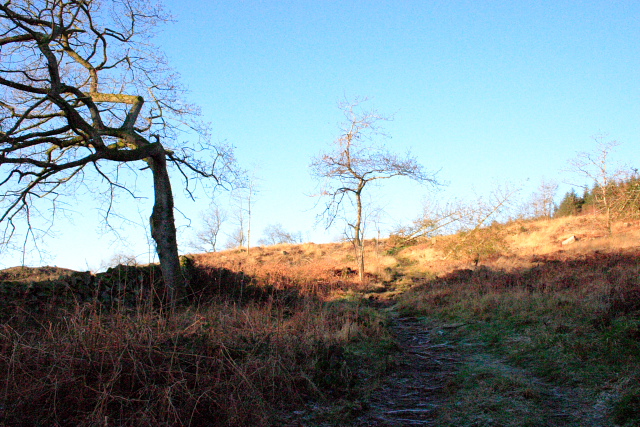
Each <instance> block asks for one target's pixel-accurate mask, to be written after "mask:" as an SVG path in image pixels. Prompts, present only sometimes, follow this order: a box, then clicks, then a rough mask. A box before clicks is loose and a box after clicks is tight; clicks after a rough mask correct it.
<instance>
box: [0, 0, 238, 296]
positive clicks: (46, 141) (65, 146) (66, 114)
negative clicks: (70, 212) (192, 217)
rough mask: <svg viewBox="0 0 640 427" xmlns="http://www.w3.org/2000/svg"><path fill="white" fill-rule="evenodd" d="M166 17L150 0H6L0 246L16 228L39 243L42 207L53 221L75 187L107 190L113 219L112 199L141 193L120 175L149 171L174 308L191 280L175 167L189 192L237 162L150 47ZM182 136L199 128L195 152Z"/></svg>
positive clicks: (0, 87)
mask: <svg viewBox="0 0 640 427" xmlns="http://www.w3.org/2000/svg"><path fill="white" fill-rule="evenodd" d="M165 20H166V17H165V14H164V13H163V11H162V8H161V7H160V6H159V5H157V4H154V2H153V1H147V0H120V1H117V2H116V1H113V2H103V1H98V0H2V2H1V3H0V174H1V175H0V222H4V223H5V224H6V227H5V229H4V235H3V236H2V237H1V238H0V241H3V242H4V241H7V240H9V239H10V238H11V237H12V236H13V235H14V234H15V232H16V227H17V226H18V224H19V223H21V222H22V223H25V224H26V229H27V231H26V232H25V233H26V234H27V235H29V233H31V235H33V234H34V227H33V224H32V218H33V216H34V215H35V214H36V213H37V212H38V209H39V205H40V204H41V203H43V202H48V203H49V206H47V209H42V210H41V211H40V212H41V216H42V218H44V219H48V220H49V221H50V222H51V223H53V222H54V219H55V216H54V213H55V212H56V209H58V207H59V204H60V203H61V202H62V201H63V199H64V196H65V194H64V192H63V189H64V188H65V187H67V186H71V185H73V183H74V182H75V183H76V186H78V185H80V184H78V183H83V184H84V185H87V186H89V185H90V186H91V190H92V192H98V191H99V189H100V185H104V186H105V187H106V193H107V195H108V197H109V198H110V199H109V200H111V201H110V202H109V203H110V204H109V208H108V209H107V213H109V212H111V208H112V204H111V203H112V201H113V200H114V199H113V196H114V194H116V193H117V192H119V191H124V192H125V193H130V194H131V195H133V194H134V190H135V189H134V188H132V187H130V186H128V185H127V180H126V178H125V176H126V175H127V174H137V173H138V171H139V170H141V169H148V170H149V171H150V172H151V175H152V178H153V189H154V200H155V203H154V206H153V212H152V214H151V218H150V226H151V235H152V237H153V239H154V241H155V243H156V248H157V253H158V256H159V259H160V264H161V268H162V274H163V278H164V282H165V284H166V287H167V291H168V294H169V298H170V299H171V300H172V301H173V300H174V296H173V295H174V291H175V289H176V287H178V286H180V285H181V283H184V278H183V277H182V274H181V271H180V263H179V260H178V246H177V241H176V228H175V223H174V213H173V209H174V204H173V203H174V202H173V192H172V188H171V181H170V178H169V168H168V166H169V165H173V166H175V167H176V168H177V169H178V170H179V172H180V173H181V174H182V176H183V177H184V178H185V179H186V187H185V188H186V190H187V191H190V190H189V178H197V177H200V178H213V182H214V183H219V182H220V181H221V180H224V179H225V173H227V172H228V171H230V169H229V165H231V164H232V163H231V162H230V160H231V159H232V156H231V155H230V154H231V153H230V151H228V149H227V148H226V147H216V146H214V145H212V144H210V143H209V142H208V139H206V132H205V131H206V129H205V128H204V127H202V126H201V125H200V124H199V123H198V122H197V121H195V120H193V118H194V114H196V113H197V110H195V109H194V108H193V107H191V106H189V105H188V104H186V103H184V102H183V101H182V92H183V91H182V89H181V88H180V87H179V86H177V85H176V83H175V82H176V76H174V75H172V74H171V70H170V69H169V68H168V67H167V66H166V62H165V60H164V57H163V56H162V54H161V53H160V52H158V51H157V50H156V49H155V48H154V47H153V46H152V45H151V44H150V43H149V41H150V37H151V36H152V35H153V30H154V28H155V27H156V26H157V25H158V24H159V23H162V22H163V21H165ZM185 124H188V125H185ZM187 131H196V133H197V134H198V135H199V138H200V139H199V142H198V143H197V144H189V145H186V144H182V143H178V136H179V135H182V134H183V132H187ZM206 152H208V153H209V154H206ZM91 180H94V181H95V182H94V181H91ZM88 182H91V184H88ZM69 188H71V190H72V191H71V193H73V189H74V188H73V187H69ZM71 196H72V198H73V194H71ZM71 203H72V204H73V203H74V201H72V202H71Z"/></svg>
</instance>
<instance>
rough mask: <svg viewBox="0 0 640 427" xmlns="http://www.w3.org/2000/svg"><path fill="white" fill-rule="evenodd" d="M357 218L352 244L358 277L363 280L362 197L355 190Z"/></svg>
mask: <svg viewBox="0 0 640 427" xmlns="http://www.w3.org/2000/svg"><path fill="white" fill-rule="evenodd" d="M356 205H357V210H358V212H357V218H356V224H355V227H354V230H353V231H354V233H355V236H354V241H353V243H354V246H355V247H356V261H357V262H358V277H359V278H360V282H361V283H362V282H364V239H363V238H362V237H363V236H362V197H361V194H360V193H359V192H356Z"/></svg>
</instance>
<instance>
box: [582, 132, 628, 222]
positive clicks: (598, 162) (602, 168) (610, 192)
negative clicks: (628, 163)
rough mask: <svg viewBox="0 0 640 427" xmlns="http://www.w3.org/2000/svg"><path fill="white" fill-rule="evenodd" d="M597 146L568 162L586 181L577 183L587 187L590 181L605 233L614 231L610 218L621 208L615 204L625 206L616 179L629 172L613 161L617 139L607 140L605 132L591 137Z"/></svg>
mask: <svg viewBox="0 0 640 427" xmlns="http://www.w3.org/2000/svg"><path fill="white" fill-rule="evenodd" d="M593 140H594V141H595V143H596V149H595V150H594V151H593V152H580V153H578V155H577V157H576V158H575V159H573V160H572V161H571V163H570V170H571V172H573V173H574V174H576V175H578V176H580V177H581V178H586V179H587V181H588V183H587V184H584V185H580V187H582V188H583V189H585V190H589V188H590V186H591V185H593V196H594V198H595V205H596V209H597V212H599V213H602V214H604V217H605V228H606V230H607V233H608V234H609V235H611V234H612V233H613V221H614V219H615V217H616V216H617V214H618V213H619V212H620V210H619V209H617V207H618V206H624V205H625V202H624V200H623V199H624V197H625V195H624V194H622V193H621V192H620V191H619V190H620V187H619V186H617V185H616V184H617V182H618V181H619V180H624V179H625V178H626V177H627V176H628V174H627V173H625V171H624V170H623V169H622V168H620V167H616V166H615V165H613V164H612V162H611V159H610V155H611V153H612V152H613V151H614V150H615V148H616V147H618V146H619V145H620V143H619V142H618V141H607V140H606V135H596V136H594V137H593Z"/></svg>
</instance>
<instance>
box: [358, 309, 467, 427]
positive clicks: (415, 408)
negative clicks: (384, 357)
mask: <svg viewBox="0 0 640 427" xmlns="http://www.w3.org/2000/svg"><path fill="white" fill-rule="evenodd" d="M389 326H390V329H391V330H392V332H393V334H394V337H395V340H396V342H397V344H398V346H399V349H400V351H399V352H398V355H397V356H396V369H395V370H394V371H393V372H392V373H391V374H390V375H389V376H388V377H387V378H386V379H385V380H384V381H383V382H382V385H381V387H380V388H378V389H377V390H376V391H375V392H374V393H373V395H372V397H371V400H370V402H369V406H368V410H367V411H366V412H365V413H364V414H363V415H362V416H361V417H360V418H359V419H358V420H357V422H356V423H354V424H353V425H355V426H429V425H436V424H434V419H435V418H436V416H437V414H438V411H439V410H440V408H441V407H442V406H443V405H444V404H445V403H446V401H447V393H446V389H447V386H448V384H449V381H450V378H451V376H452V375H454V374H455V372H456V365H457V364H458V363H459V360H460V355H459V354H458V353H457V352H456V351H455V348H454V347H453V346H451V345H449V344H447V343H435V342H434V341H435V339H434V338H436V336H435V334H438V333H440V332H442V331H441V329H438V328H435V327H430V326H429V325H427V324H426V323H425V322H424V321H421V320H419V319H417V318H415V317H402V316H399V315H398V314H395V313H393V314H392V317H391V322H390V325H389ZM449 327H457V325H450V326H449ZM438 341H441V340H438Z"/></svg>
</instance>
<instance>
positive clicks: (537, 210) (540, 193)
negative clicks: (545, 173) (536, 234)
mask: <svg viewBox="0 0 640 427" xmlns="http://www.w3.org/2000/svg"><path fill="white" fill-rule="evenodd" d="M557 192H558V183H556V182H553V181H547V180H546V179H543V180H542V182H541V183H540V186H539V187H538V189H537V190H536V191H535V192H534V193H533V194H532V195H531V199H530V201H529V203H528V206H527V208H528V212H527V213H528V214H529V216H531V217H533V218H551V217H552V216H553V214H554V212H555V210H556V204H555V197H556V193H557Z"/></svg>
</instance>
